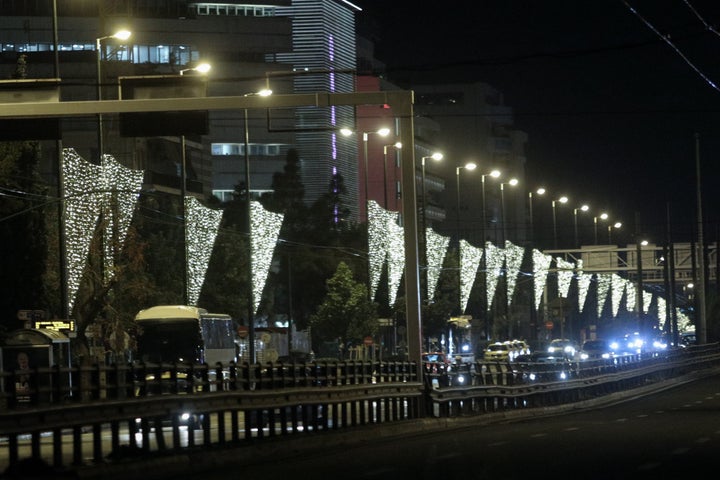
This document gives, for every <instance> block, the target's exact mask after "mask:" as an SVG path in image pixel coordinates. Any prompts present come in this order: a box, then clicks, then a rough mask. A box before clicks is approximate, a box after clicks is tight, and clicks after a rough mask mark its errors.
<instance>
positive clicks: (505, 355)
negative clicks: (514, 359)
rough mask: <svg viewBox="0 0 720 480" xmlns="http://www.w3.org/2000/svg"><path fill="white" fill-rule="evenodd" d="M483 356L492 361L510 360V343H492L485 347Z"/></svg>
mask: <svg viewBox="0 0 720 480" xmlns="http://www.w3.org/2000/svg"><path fill="white" fill-rule="evenodd" d="M483 358H484V359H485V360H487V361H491V362H506V361H508V360H510V344H509V343H504V342H495V343H491V344H490V345H488V346H487V348H486V349H485V352H484V353H483Z"/></svg>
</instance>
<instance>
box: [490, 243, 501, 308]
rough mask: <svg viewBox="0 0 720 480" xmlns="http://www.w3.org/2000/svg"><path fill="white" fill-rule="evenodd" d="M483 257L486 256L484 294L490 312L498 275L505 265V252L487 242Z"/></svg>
mask: <svg viewBox="0 0 720 480" xmlns="http://www.w3.org/2000/svg"><path fill="white" fill-rule="evenodd" d="M485 255H487V258H486V262H485V265H486V266H487V270H486V273H485V275H486V277H485V278H486V279H487V281H486V282H485V283H486V287H485V288H486V290H485V293H486V295H487V297H485V298H487V302H486V307H487V311H488V312H489V311H490V307H491V306H492V303H493V299H494V297H495V290H497V285H498V280H499V279H500V274H501V270H502V266H503V264H504V263H505V250H504V249H502V248H498V247H496V246H495V245H493V244H492V243H490V242H487V244H486V247H485Z"/></svg>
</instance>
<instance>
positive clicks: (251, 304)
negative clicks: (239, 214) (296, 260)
mask: <svg viewBox="0 0 720 480" xmlns="http://www.w3.org/2000/svg"><path fill="white" fill-rule="evenodd" d="M271 94H272V90H261V91H260V92H257V93H246V94H245V95H243V96H245V97H254V96H260V97H267V96H270V95H271ZM243 117H244V120H245V123H244V126H245V139H244V143H245V145H244V147H245V152H244V153H245V201H246V205H245V206H246V212H245V213H246V214H247V242H248V262H247V282H248V292H247V302H248V344H249V345H248V357H249V359H248V362H249V363H250V364H254V363H256V361H257V355H256V352H255V295H254V292H253V289H254V285H253V258H254V257H253V248H252V238H253V237H252V205H251V201H252V198H251V196H250V125H249V124H248V109H247V108H244V109H243Z"/></svg>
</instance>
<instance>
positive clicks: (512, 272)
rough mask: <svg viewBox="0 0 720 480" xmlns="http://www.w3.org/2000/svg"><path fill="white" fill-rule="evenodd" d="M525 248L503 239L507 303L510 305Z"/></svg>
mask: <svg viewBox="0 0 720 480" xmlns="http://www.w3.org/2000/svg"><path fill="white" fill-rule="evenodd" d="M524 256H525V249H524V248H523V247H519V246H517V245H513V244H512V242H510V241H509V240H505V269H506V275H507V277H506V279H507V304H508V306H510V303H511V300H512V297H513V294H514V293H515V286H516V285H517V278H518V274H519V273H520V266H521V265H522V261H523V257H524Z"/></svg>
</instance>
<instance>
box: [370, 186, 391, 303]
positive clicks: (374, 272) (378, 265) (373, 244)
mask: <svg viewBox="0 0 720 480" xmlns="http://www.w3.org/2000/svg"><path fill="white" fill-rule="evenodd" d="M367 205H368V261H369V270H370V272H369V273H370V296H371V297H372V298H375V293H376V292H377V288H378V284H379V283H380V275H381V274H382V267H383V264H384V263H385V258H386V257H387V249H386V247H385V246H386V245H387V230H386V228H385V226H386V224H387V220H386V215H385V210H384V209H383V208H382V207H380V205H378V203H377V202H376V201H375V200H369V201H368V202H367Z"/></svg>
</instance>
